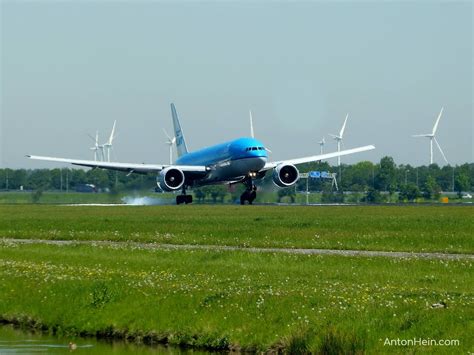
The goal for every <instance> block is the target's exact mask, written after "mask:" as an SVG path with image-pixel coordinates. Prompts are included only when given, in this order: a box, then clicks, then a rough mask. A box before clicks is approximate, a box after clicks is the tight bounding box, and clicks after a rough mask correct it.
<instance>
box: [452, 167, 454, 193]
mask: <svg viewBox="0 0 474 355" xmlns="http://www.w3.org/2000/svg"><path fill="white" fill-rule="evenodd" d="M452 187H453V190H452V191H453V192H454V166H453V178H452Z"/></svg>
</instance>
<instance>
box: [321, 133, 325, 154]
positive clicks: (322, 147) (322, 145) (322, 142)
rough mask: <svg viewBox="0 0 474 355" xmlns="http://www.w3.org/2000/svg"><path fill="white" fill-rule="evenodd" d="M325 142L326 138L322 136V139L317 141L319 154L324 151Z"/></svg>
mask: <svg viewBox="0 0 474 355" xmlns="http://www.w3.org/2000/svg"><path fill="white" fill-rule="evenodd" d="M325 144H326V140H325V139H324V137H323V139H321V140H320V141H319V147H320V151H321V154H323V152H324V145H325Z"/></svg>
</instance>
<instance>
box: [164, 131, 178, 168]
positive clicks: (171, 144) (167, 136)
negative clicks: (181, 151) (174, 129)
mask: <svg viewBox="0 0 474 355" xmlns="http://www.w3.org/2000/svg"><path fill="white" fill-rule="evenodd" d="M163 132H164V133H165V136H166V138H168V140H167V141H166V142H165V144H167V145H168V147H169V149H170V165H171V164H173V144H175V143H176V137H173V138H171V137H170V136H169V134H168V132H166V130H165V129H164V128H163Z"/></svg>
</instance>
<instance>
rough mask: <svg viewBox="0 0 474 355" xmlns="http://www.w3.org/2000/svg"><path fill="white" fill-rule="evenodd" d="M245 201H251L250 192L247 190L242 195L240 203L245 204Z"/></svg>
mask: <svg viewBox="0 0 474 355" xmlns="http://www.w3.org/2000/svg"><path fill="white" fill-rule="evenodd" d="M245 201H249V192H248V191H247V190H245V191H244V192H243V193H242V195H240V204H241V205H245ZM249 202H250V201H249Z"/></svg>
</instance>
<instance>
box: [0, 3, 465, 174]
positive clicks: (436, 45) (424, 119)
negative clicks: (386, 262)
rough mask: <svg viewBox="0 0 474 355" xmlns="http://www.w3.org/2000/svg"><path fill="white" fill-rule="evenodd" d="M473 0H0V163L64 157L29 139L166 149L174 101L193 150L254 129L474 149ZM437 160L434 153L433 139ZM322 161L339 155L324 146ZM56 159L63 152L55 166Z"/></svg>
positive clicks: (395, 147) (414, 155)
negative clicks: (251, 125) (109, 139)
mask: <svg viewBox="0 0 474 355" xmlns="http://www.w3.org/2000/svg"><path fill="white" fill-rule="evenodd" d="M473 11H474V9H473V3H472V2H470V1H442V2H436V1H422V0H420V1H399V2H397V1H390V2H371V1H365V2H359V1H337V2H332V1H304V2H298V1H292V2H283V1H229V2H214V1H206V2H198V1H186V2H184V1H173V2H172V1H167V2H164V1H130V2H128V1H81V2H72V1H20V2H18V1H10V0H0V20H1V21H0V22H1V24H0V30H1V33H0V38H1V46H0V50H1V53H0V54H1V55H0V59H1V62H0V69H1V70H0V81H1V87H0V89H1V90H0V99H1V101H0V106H1V107H0V108H1V112H0V115H1V116H0V168H3V167H10V168H42V167H60V165H58V164H57V163H48V162H38V161H31V160H28V159H26V158H25V157H24V156H25V154H35V155H47V156H59V157H67V158H78V159H93V152H92V151H91V150H90V149H89V148H90V147H92V145H93V141H92V140H91V139H90V137H89V136H88V134H89V135H95V132H96V130H98V131H99V137H100V141H101V143H103V142H105V140H106V139H107V136H108V134H109V133H110V130H111V127H112V124H113V121H114V120H117V137H116V139H115V141H114V153H113V155H112V157H113V160H118V161H121V162H146V163H168V160H169V158H168V154H169V153H168V147H167V146H166V145H165V141H166V137H165V136H164V133H163V131H162V129H163V128H165V129H166V130H167V131H168V132H170V133H171V132H172V121H171V113H170V103H171V102H174V103H175V105H176V108H177V111H178V114H179V116H180V119H181V125H182V128H183V132H184V135H185V137H186V140H187V145H188V148H189V149H190V150H196V149H199V148H203V147H205V146H209V145H213V144H216V143H220V142H223V141H227V140H231V139H234V138H237V137H241V136H248V135H249V131H250V129H249V119H248V110H249V109H251V110H252V113H253V120H254V127H255V134H256V137H257V138H258V139H260V140H261V141H263V143H264V144H265V145H266V146H267V147H268V148H269V149H270V150H271V151H272V153H271V154H270V159H271V160H281V159H289V158H296V157H302V156H307V155H313V154H317V153H319V145H318V141H320V140H321V139H322V137H326V146H325V151H327V152H329V151H335V150H336V143H335V142H334V141H333V140H332V139H331V138H330V137H329V136H328V134H329V133H337V132H338V131H339V130H340V127H341V125H342V122H343V121H344V118H345V116H346V113H349V120H348V123H347V127H346V132H345V137H344V147H345V148H352V147H356V146H361V145H366V144H374V145H375V146H376V150H374V151H371V152H366V153H361V154H356V155H353V156H350V157H343V158H342V161H343V162H344V163H355V162H358V161H361V160H370V161H373V162H378V161H379V160H380V158H381V157H383V156H387V155H389V156H392V157H393V158H394V159H395V162H396V163H397V164H411V165H422V164H427V163H429V141H428V139H426V138H412V137H411V135H413V134H419V133H430V132H431V129H432V127H433V125H434V122H435V120H436V117H437V115H438V113H439V111H440V109H441V107H444V113H443V116H442V118H441V121H440V124H439V128H438V132H437V138H438V141H439V143H440V144H441V146H442V148H443V150H444V152H445V154H446V156H447V158H448V160H449V161H450V163H452V164H462V163H465V162H473V161H474V139H473V136H474V124H473V120H474V119H473V117H474V115H473V101H474V99H473V82H474V76H473ZM434 157H435V162H436V163H438V164H439V165H444V161H443V160H442V157H441V155H440V154H439V152H438V151H437V150H435V152H434ZM331 162H332V163H333V164H334V163H335V160H334V159H333V160H332V161H331ZM64 166H65V165H64Z"/></svg>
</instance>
